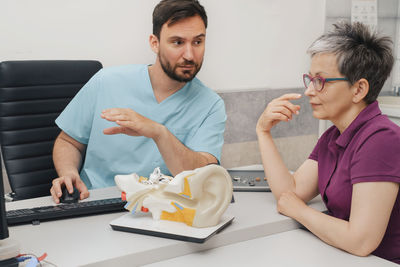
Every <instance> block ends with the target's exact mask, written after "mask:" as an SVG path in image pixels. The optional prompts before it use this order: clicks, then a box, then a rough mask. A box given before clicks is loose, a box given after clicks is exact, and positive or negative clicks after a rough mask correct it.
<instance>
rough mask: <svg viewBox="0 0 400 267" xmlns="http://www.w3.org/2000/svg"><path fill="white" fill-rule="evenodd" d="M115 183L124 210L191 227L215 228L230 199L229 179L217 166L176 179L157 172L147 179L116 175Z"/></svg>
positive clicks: (131, 175)
mask: <svg viewBox="0 0 400 267" xmlns="http://www.w3.org/2000/svg"><path fill="white" fill-rule="evenodd" d="M115 183H116V184H117V187H118V188H119V190H120V191H122V194H124V195H126V200H127V204H126V206H125V208H126V209H127V210H129V211H130V212H131V213H132V214H135V213H136V212H139V211H147V210H148V211H149V212H151V214H152V216H153V219H155V220H160V219H161V220H169V221H176V222H183V223H185V224H187V225H189V226H193V227H211V226H215V225H217V224H218V223H219V221H220V219H221V216H222V214H223V213H224V212H225V210H226V208H227V207H228V205H229V203H230V201H231V199H232V180H231V177H230V176H229V174H228V172H227V171H226V170H225V169H224V168H223V167H221V166H219V165H208V166H205V167H201V168H197V169H195V170H191V171H183V172H181V173H179V174H178V175H176V176H175V177H171V176H166V175H163V174H162V173H161V172H160V169H159V168H156V169H155V170H154V172H153V173H152V174H151V175H150V178H149V179H147V178H145V177H139V176H138V175H137V174H136V173H132V174H129V175H116V176H115ZM133 219H134V218H133Z"/></svg>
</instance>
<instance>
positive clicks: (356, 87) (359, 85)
mask: <svg viewBox="0 0 400 267" xmlns="http://www.w3.org/2000/svg"><path fill="white" fill-rule="evenodd" d="M368 92H369V82H368V81H367V79H364V78H361V79H359V80H358V81H357V82H355V83H354V84H353V102H354V103H359V102H360V101H362V100H363V99H364V98H365V96H366V95H367V94H368Z"/></svg>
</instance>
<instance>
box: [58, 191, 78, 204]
mask: <svg viewBox="0 0 400 267" xmlns="http://www.w3.org/2000/svg"><path fill="white" fill-rule="evenodd" d="M79 195H80V193H79V191H78V189H76V187H74V192H73V193H72V194H70V193H69V192H68V189H67V188H66V187H64V188H63V189H62V195H61V197H60V203H76V202H78V200H79Z"/></svg>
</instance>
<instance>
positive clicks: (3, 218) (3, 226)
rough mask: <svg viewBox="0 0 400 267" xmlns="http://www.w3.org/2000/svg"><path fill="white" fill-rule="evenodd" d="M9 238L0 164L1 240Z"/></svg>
mask: <svg viewBox="0 0 400 267" xmlns="http://www.w3.org/2000/svg"><path fill="white" fill-rule="evenodd" d="M7 237H8V227H7V220H6V203H5V199H4V186H3V174H2V171H1V164H0V240H2V239H6V238H7Z"/></svg>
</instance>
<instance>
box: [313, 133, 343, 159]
mask: <svg viewBox="0 0 400 267" xmlns="http://www.w3.org/2000/svg"><path fill="white" fill-rule="evenodd" d="M335 129H336V127H335V126H332V127H330V128H329V129H328V130H326V131H325V132H324V133H323V134H322V135H321V137H320V138H319V139H318V142H317V144H316V145H315V147H314V149H313V151H312V152H311V154H310V156H308V158H309V159H312V160H315V161H318V153H319V151H320V150H321V149H323V147H324V146H325V145H324V144H327V143H328V141H329V139H330V136H331V135H332V132H333V131H334V130H335Z"/></svg>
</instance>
